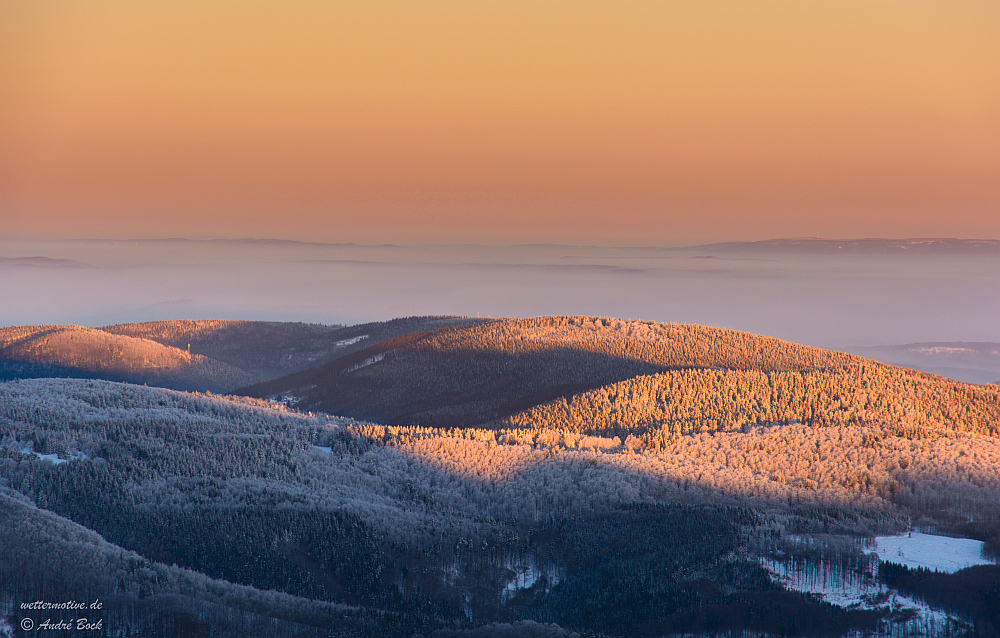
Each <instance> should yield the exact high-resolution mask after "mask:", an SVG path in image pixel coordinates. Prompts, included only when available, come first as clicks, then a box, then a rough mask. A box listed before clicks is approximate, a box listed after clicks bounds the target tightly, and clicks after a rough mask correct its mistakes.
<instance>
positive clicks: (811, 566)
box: [761, 532, 992, 635]
mask: <svg viewBox="0 0 1000 638" xmlns="http://www.w3.org/2000/svg"><path fill="white" fill-rule="evenodd" d="M871 555H872V556H873V557H875V558H878V560H880V561H882V562H890V563H897V564H900V565H904V566H906V567H908V568H910V569H915V568H918V567H924V568H926V569H933V570H937V571H941V572H948V573H954V572H957V571H959V570H961V569H964V568H966V567H971V566H973V565H989V564H992V561H990V560H987V559H985V558H983V543H982V542H981V541H977V540H973V539H970V538H951V537H948V536H934V535H932V534H922V533H920V532H912V533H908V534H904V535H902V536H880V537H878V538H876V539H875V551H874V552H872V554H871ZM761 564H762V565H763V566H764V567H765V568H766V569H767V570H768V571H769V572H770V573H771V576H772V578H774V580H775V581H777V582H780V583H782V584H783V585H784V586H785V587H787V588H788V589H791V590H794V591H800V592H804V593H811V594H817V595H819V596H822V598H823V600H825V601H826V602H828V603H831V604H833V605H837V606H840V607H844V608H848V609H879V608H883V609H884V608H886V607H888V608H889V609H890V610H892V611H897V612H898V611H906V610H911V613H913V617H912V618H911V620H910V621H908V627H909V629H908V630H912V631H916V632H917V634H916V635H934V634H933V633H931V634H927V633H926V632H927V631H929V630H930V629H933V628H937V629H935V630H934V631H938V630H945V629H946V628H948V627H958V626H962V622H961V621H960V620H959V619H958V618H952V617H950V616H949V615H948V614H946V613H945V612H943V611H941V610H939V609H934V608H932V607H930V606H929V605H928V604H927V603H925V602H923V601H920V600H916V599H914V598H910V597H908V596H903V595H902V594H900V593H899V592H897V591H896V590H894V589H891V588H889V587H886V586H885V585H884V584H882V583H880V582H879V581H878V578H877V576H876V573H875V571H874V566H875V565H874V563H873V564H872V570H871V571H869V572H868V573H864V574H859V573H857V572H853V571H851V570H840V569H837V568H835V567H834V566H832V565H829V564H826V563H825V562H818V563H806V564H803V563H797V564H796V563H790V562H787V561H781V560H773V559H764V560H762V561H761ZM920 632H924V633H920Z"/></svg>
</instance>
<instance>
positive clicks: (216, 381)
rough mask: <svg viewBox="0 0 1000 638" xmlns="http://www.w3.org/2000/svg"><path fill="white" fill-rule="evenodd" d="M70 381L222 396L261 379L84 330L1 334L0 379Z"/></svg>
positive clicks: (144, 342) (152, 344)
mask: <svg viewBox="0 0 1000 638" xmlns="http://www.w3.org/2000/svg"><path fill="white" fill-rule="evenodd" d="M39 376H68V377H86V378H95V377H96V378H103V379H109V380H112V381H128V382H130V383H148V384H150V385H159V386H166V387H173V388H176V389H181V390H188V389H203V390H213V391H222V390H228V389H231V388H233V387H236V386H239V385H242V384H245V383H248V382H252V381H253V380H255V379H257V378H259V377H255V376H254V375H253V374H250V373H248V372H246V371H244V370H241V369H239V368H237V367H235V366H231V365H229V364H227V363H223V362H221V361H217V360H215V359H212V358H209V357H206V356H203V355H200V354H192V353H189V352H187V351H186V350H181V349H180V348H175V347H172V346H167V345H164V344H161V343H157V342H156V341H151V340H149V339H142V338H137V337H130V336H125V335H117V334H111V333H108V332H104V331H102V330H97V329H93V328H84V327H82V326H15V327H11V328H2V329H0V378H6V379H10V378H15V377H39Z"/></svg>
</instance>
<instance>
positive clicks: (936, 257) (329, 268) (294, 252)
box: [0, 239, 1000, 348]
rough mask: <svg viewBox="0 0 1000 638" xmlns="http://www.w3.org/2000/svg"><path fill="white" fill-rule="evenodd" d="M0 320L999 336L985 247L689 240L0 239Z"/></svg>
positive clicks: (856, 339) (991, 261)
mask: <svg viewBox="0 0 1000 638" xmlns="http://www.w3.org/2000/svg"><path fill="white" fill-rule="evenodd" d="M0 281H2V284H3V290H4V295H3V299H4V301H3V303H2V304H0V325H18V324H37V323H50V324H54V323H65V324H80V325H86V326H98V325H104V324H108V323H118V322H126V321H146V320H156V319H177V318H245V319H267V320H294V321H308V322H318V323H340V324H350V323H359V322H366V321H373V320H383V319H388V318H392V317H399V316H404V315H426V314H454V315H470V316H477V315H479V316H483V317H486V316H534V315H545V314H586V315H602V316H616V317H632V318H643V319H651V320H656V321H676V322H690V323H699V324H705V325H710V326H721V327H728V328H735V329H739V330H746V331H750V332H754V333H761V334H768V335H773V336H777V337H781V338H784V339H789V340H792V341H797V342H800V343H806V344H811V345H816V346H821V347H833V348H850V347H856V346H872V345H879V344H900V343H909V342H919V341H977V342H997V341H1000V323H998V322H997V320H996V317H998V316H1000V294H998V292H1000V258H998V257H997V256H996V255H991V254H981V253H980V254H976V253H973V252H970V253H969V254H963V253H962V252H961V251H960V250H959V251H958V252H955V251H951V252H946V253H941V254H912V255H910V254H903V255H900V254H896V253H893V254H879V253H877V252H872V253H865V252H864V251H862V252H861V253H858V252H853V253H851V254H837V253H831V252H830V251H816V252H814V253H810V252H809V251H808V250H798V251H791V252H789V251H774V250H764V249H756V248H753V247H751V248H748V249H746V250H735V251H734V250H733V249H732V248H731V247H730V248H728V249H721V248H719V249H717V248H715V247H711V246H709V247H701V248H690V249H676V248H675V249H667V248H599V247H580V246H554V245H527V246H471V245H461V246H388V245H386V246H360V245H354V244H310V243H301V242H285V241H259V240H257V241H239V240H235V241H234V240H184V239H178V240H142V241H111V240H73V241H26V240H3V241H0Z"/></svg>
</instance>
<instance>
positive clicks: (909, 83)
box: [0, 0, 1000, 246]
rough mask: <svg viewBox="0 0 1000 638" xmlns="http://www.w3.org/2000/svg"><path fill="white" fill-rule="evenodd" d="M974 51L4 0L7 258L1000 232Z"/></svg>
mask: <svg viewBox="0 0 1000 638" xmlns="http://www.w3.org/2000/svg"><path fill="white" fill-rule="evenodd" d="M997 33H1000V3H997V2H995V1H979V2H977V1H974V0H973V1H969V2H960V3H953V2H925V1H920V0H908V1H905V2H904V1H902V0H893V1H887V0H864V1H856V0H837V1H830V0H813V1H809V2H803V1H801V0H796V1H776V0H758V1H754V2H746V1H745V0H739V1H736V0H697V1H691V2H666V1H655V2H628V1H623V2H589V1H587V0H579V1H574V2H553V1H550V0H530V1H523V2H522V1H518V0H504V1H502V2H500V1H492V0H478V1H476V2H467V1H454V2H448V1H440V0H428V1H425V2H384V1H380V0H365V1H364V2H351V1H346V2H256V1H253V0H241V1H239V2H235V1H234V2H217V1H211V0H210V1H204V0H199V1H188V0H172V1H170V2H160V1H153V0H150V1H148V2H124V1H123V2H105V1H101V0H93V1H90V2H63V1H59V0H52V1H47V2H28V1H18V0H0V236H2V237H6V238H15V239H16V238H35V239H43V238H80V237H103V238H108V237H110V238H155V237H180V236H183V237H275V238H285V239H298V240H303V239H305V240H316V241H354V242H362V243H380V242H389V243H403V244H419V243H455V242H474V243H497V244H503V243H545V242H551V243H564V244H573V243H579V244H596V245H622V246H628V245H663V246H670V245H684V244H693V243H702V242H710V241H731V240H756V239H766V238H770V237H794V236H823V237H969V238H996V237H1000V38H997V37H996V34H997Z"/></svg>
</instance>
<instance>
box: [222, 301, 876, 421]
mask: <svg viewBox="0 0 1000 638" xmlns="http://www.w3.org/2000/svg"><path fill="white" fill-rule="evenodd" d="M865 362H866V360H865V359H863V358H861V357H856V356H853V355H849V354H844V353H841V352H834V351H830V350H821V349H818V348H811V347H808V346H803V345H798V344H794V343H790V342H787V341H781V340H779V339H774V338H771V337H763V336H758V335H752V334H748V333H744V332H738V331H735V330H726V329H721V328H708V327H704V326H696V325H685V324H661V323H656V322H649V321H639V320H622V319H607V318H601V317H538V318H534V319H495V320H489V321H484V322H477V323H471V324H464V325H457V326H449V327H445V328H441V329H439V330H435V331H428V332H425V333H411V334H409V335H407V336H405V337H402V338H398V339H394V340H390V341H385V342H383V343H376V344H373V345H371V346H369V347H367V348H365V349H363V350H359V351H357V352H354V353H352V354H350V355H348V356H345V357H341V358H338V359H335V360H333V361H331V362H329V363H326V364H324V365H322V366H318V367H316V368H314V369H310V370H306V371H303V372H300V373H297V374H293V375H289V376H288V377H284V378H281V379H276V380H274V381H271V382H268V383H263V384H258V385H254V386H252V387H248V388H245V389H243V390H242V391H241V392H243V393H246V394H249V395H252V396H258V397H272V398H281V397H287V398H289V399H290V400H292V401H294V402H297V403H296V405H297V406H298V407H300V408H303V409H320V410H323V411H327V412H332V413H337V414H345V415H350V416H355V417H360V418H366V419H372V420H376V421H380V422H384V423H391V424H417V423H419V424H423V425H428V426H439V427H453V426H463V425H464V426H467V425H475V424H482V423H487V422H491V421H494V420H496V419H503V418H506V417H509V416H511V415H514V414H517V413H519V412H521V411H523V410H527V409H531V408H533V407H535V406H537V405H540V404H543V403H545V402H547V401H551V400H555V399H560V398H569V397H572V396H573V395H576V394H580V393H584V392H588V391H591V390H595V389H597V388H600V387H603V386H606V385H608V384H614V383H619V382H622V381H625V380H627V379H632V378H636V377H640V376H644V375H650V374H656V373H661V372H664V371H667V370H681V369H725V370H738V371H747V372H757V373H771V372H788V373H802V372H813V371H821V370H834V369H836V370H841V369H846V368H848V367H851V366H858V365H862V364H864V363H865ZM876 365H877V364H876Z"/></svg>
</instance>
